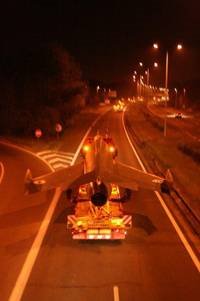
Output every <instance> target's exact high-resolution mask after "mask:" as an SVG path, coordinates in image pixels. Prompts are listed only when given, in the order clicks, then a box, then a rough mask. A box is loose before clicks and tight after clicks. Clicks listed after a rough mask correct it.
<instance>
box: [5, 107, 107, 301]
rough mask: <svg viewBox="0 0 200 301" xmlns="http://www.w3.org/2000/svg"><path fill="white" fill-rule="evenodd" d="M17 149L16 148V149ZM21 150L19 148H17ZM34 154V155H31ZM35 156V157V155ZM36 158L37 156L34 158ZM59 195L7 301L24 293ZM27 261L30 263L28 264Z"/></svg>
mask: <svg viewBox="0 0 200 301" xmlns="http://www.w3.org/2000/svg"><path fill="white" fill-rule="evenodd" d="M105 113H106V112H104V113H103V114H101V115H100V116H98V117H97V118H96V119H95V120H94V121H93V123H92V124H91V126H90V127H89V128H88V130H87V132H86V133H85V135H84V137H83V139H82V140H81V142H80V144H79V146H78V148H77V151H76V153H75V155H74V158H73V160H72V162H71V164H70V165H73V164H74V163H75V161H76V159H77V157H78V155H79V152H80V149H81V147H82V145H83V143H84V141H85V139H86V137H87V136H88V134H89V133H90V131H91V130H92V128H93V126H94V125H95V124H96V123H97V122H98V121H99V119H100V118H101V117H102V116H103V115H104V114H105ZM16 148H18V146H17V147H16ZM19 148H21V147H19ZM22 149H23V148H22ZM28 152H29V153H31V152H30V151H28ZM33 154H34V153H33ZM34 155H35V154H34ZM35 156H36V155H35ZM36 157H37V156H36ZM60 195H61V189H60V188H57V189H56V191H55V194H54V196H53V200H52V201H51V203H50V206H49V208H48V210H47V212H46V214H45V217H44V219H43V221H42V223H41V225H40V228H39V230H38V232H37V234H36V237H35V239H34V241H33V243H32V246H31V248H30V250H29V252H28V255H27V256H26V259H25V261H24V263H23V266H22V269H21V271H20V273H19V275H18V277H17V280H16V282H15V285H14V287H13V289H12V291H11V294H10V296H9V298H8V301H20V300H21V298H22V296H23V293H24V290H25V288H26V285H27V282H28V280H29V277H30V274H31V272H32V269H33V267H34V264H35V261H36V259H37V256H38V254H39V251H40V248H41V245H42V242H43V240H44V237H45V235H46V232H47V230H48V227H49V224H50V221H51V219H52V216H53V213H54V211H55V208H56V206H57V204H58V200H59V198H60ZM29 261H31V263H29Z"/></svg>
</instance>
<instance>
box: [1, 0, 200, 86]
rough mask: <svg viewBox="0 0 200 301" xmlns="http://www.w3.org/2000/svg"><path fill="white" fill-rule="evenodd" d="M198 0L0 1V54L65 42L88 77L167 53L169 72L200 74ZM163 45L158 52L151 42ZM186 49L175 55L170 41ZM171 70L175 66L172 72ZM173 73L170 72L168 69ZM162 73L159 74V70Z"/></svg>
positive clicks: (115, 75)
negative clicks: (176, 57) (4, 2)
mask: <svg viewBox="0 0 200 301" xmlns="http://www.w3.org/2000/svg"><path fill="white" fill-rule="evenodd" d="M199 3H200V2H199V1H198V0H196V1H188V0H172V1H171V0H168V1H161V0H159V1H156V0H154V1H151V0H149V1H134V0H132V1H125V0H124V1H119V0H115V1H109V0H107V1H103V0H101V1H95V0H94V1H87V0H85V1H83V0H79V1H78V0H74V1H68V0H65V1H59V0H57V1H50V0H47V1H37V0H34V1H28V0H27V1H20V0H18V1H14V0H13V1H7V4H4V5H3V4H1V15H0V33H1V49H0V52H1V59H3V58H4V57H5V56H7V58H8V57H9V56H12V57H13V56H15V55H16V53H19V52H22V53H23V52H24V51H27V50H28V49H33V48H37V47H39V45H40V44H41V43H48V42H58V43H60V44H62V45H64V46H65V47H66V48H67V49H68V50H69V52H70V53H71V54H72V55H73V56H74V57H75V58H76V60H77V61H78V62H79V63H80V65H81V68H82V70H83V74H84V76H85V78H87V79H101V80H105V81H106V80H107V81H114V80H125V79H126V78H128V77H130V76H131V74H132V72H133V70H134V69H135V68H136V65H137V62H138V60H144V61H145V63H146V64H147V65H149V66H150V65H151V64H152V62H153V60H155V59H156V60H160V62H161V67H160V69H161V70H160V71H158V72H160V74H163V73H162V70H163V66H162V62H164V53H165V50H166V49H168V50H169V51H170V55H171V61H170V63H171V66H172V64H173V70H172V67H171V75H170V76H171V78H172V79H174V80H177V78H179V77H180V76H181V77H182V80H187V79H194V78H199V77H200V75H199V70H198V68H199V62H200V58H199V53H200V4H199ZM154 41H158V42H159V43H160V44H161V45H162V51H160V54H159V55H158V54H157V55H156V54H155V53H152V50H151V49H150V46H151V45H152V43H153V42H154ZM176 42H182V43H183V44H184V45H185V47H184V53H183V54H182V55H181V58H180V57H179V58H178V59H175V57H174V56H175V54H174V51H173V46H174V45H175V43H176ZM172 71H173V72H172ZM172 73H173V74H172ZM160 77H161V75H160Z"/></svg>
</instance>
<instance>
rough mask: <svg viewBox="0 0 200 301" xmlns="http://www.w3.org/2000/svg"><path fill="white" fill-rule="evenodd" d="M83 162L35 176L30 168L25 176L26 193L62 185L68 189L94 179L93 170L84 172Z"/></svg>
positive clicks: (63, 188) (62, 187)
mask: <svg viewBox="0 0 200 301" xmlns="http://www.w3.org/2000/svg"><path fill="white" fill-rule="evenodd" d="M83 166H84V165H83V162H82V163H79V164H77V165H74V166H69V167H66V168H63V169H60V170H58V171H55V172H51V173H48V174H46V175H42V176H39V177H35V178H33V177H32V175H31V171H30V170H29V169H28V170H27V172H26V176H25V194H28V193H34V192H39V191H46V190H50V189H52V188H57V187H60V188H61V189H62V190H66V189H67V188H68V187H70V186H72V187H73V186H76V185H81V184H83V183H86V182H90V181H91V179H93V177H94V175H93V172H90V173H87V174H84V167H83Z"/></svg>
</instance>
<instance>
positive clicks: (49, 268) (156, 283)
mask: <svg viewBox="0 0 200 301" xmlns="http://www.w3.org/2000/svg"><path fill="white" fill-rule="evenodd" d="M121 115H122V113H114V112H110V114H107V115H106V116H105V117H104V118H103V119H102V120H101V121H100V122H99V123H98V124H97V125H96V127H95V128H94V129H93V133H95V132H96V130H97V129H100V130H105V129H106V128H109V130H110V132H111V135H112V136H113V138H114V141H115V142H116V145H117V147H118V149H119V160H121V161H122V162H124V163H126V164H129V165H131V166H134V167H138V168H139V164H138V162H137V159H136V157H135V155H134V153H133V151H132V149H131V148H130V145H129V142H128V141H127V138H126V136H125V133H124V129H123V126H122V122H121ZM68 151H70V150H68ZM125 209H126V211H127V212H129V213H131V214H132V215H133V224H134V225H133V228H132V229H131V230H130V231H129V233H128V236H127V239H126V240H125V241H122V242H110V241H107V242H103V241H90V242H86V241H85V242H78V241H73V240H72V239H71V235H70V232H68V231H67V230H66V219H67V215H68V214H70V213H72V212H73V208H72V207H71V205H70V204H69V203H68V202H67V201H66V199H65V198H64V196H63V197H62V198H61V200H60V202H59V204H58V206H57V208H56V211H55V214H54V216H53V219H52V223H51V225H50V227H49V229H48V232H47V235H46V236H45V239H44V243H43V245H42V248H41V250H40V252H39V256H38V257H37V260H36V263H35V265H34V267H33V270H32V273H31V276H30V278H29V281H28V283H27V285H26V288H25V291H24V293H23V296H22V300H23V301H35V300H43V301H46V300H48V301H55V300H59V301H62V300H63V301H64V300H65V301H66V300H70V301H86V300H87V301H90V300H91V301H93V300H95V301H100V300H101V301H102V300H104V301H110V300H115V301H116V300H122V301H130V300H148V301H151V300H152V301H163V300H170V301H173V300H181V301H186V300H187V301H188V300H190V301H196V300H199V295H200V277H199V273H198V271H197V269H196V267H195V265H194V264H193V262H192V260H191V258H190V256H189V255H188V253H187V251H186V249H185V247H184V246H183V244H182V242H181V241H180V239H179V237H178V236H177V233H176V232H175V230H174V228H173V226H172V224H171V222H170V221H169V219H168V217H167V215H166V214H165V212H164V210H163V208H162V207H161V205H160V203H159V201H158V199H157V197H156V196H155V194H154V193H153V192H152V193H149V192H145V191H140V192H135V193H133V196H132V199H131V201H130V202H129V203H127V204H126V206H125ZM114 287H115V288H114ZM118 294H119V296H118ZM118 297H119V298H118Z"/></svg>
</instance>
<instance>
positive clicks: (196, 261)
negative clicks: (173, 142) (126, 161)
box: [122, 112, 200, 273]
mask: <svg viewBox="0 0 200 301" xmlns="http://www.w3.org/2000/svg"><path fill="white" fill-rule="evenodd" d="M124 113H125V112H123V115H122V124H123V128H124V131H125V134H126V137H127V139H128V141H129V143H130V146H131V148H132V150H133V152H134V153H135V155H136V157H137V159H138V162H139V164H140V165H141V167H142V169H143V171H145V172H147V170H146V168H145V167H144V164H143V163H142V161H141V159H140V158H139V155H138V154H137V151H136V149H135V147H134V146H133V144H132V142H131V140H130V138H129V135H128V132H127V130H126V127H125V123H124ZM155 194H156V196H157V198H158V200H159V201H160V204H161V206H162V208H163V209H164V211H165V213H166V215H167V216H168V218H169V220H170V222H171V223H172V225H173V227H174V229H175V230H176V233H177V234H178V236H179V238H180V240H181V241H182V243H183V245H184V247H185V249H186V250H187V252H188V254H189V255H190V258H191V259H192V261H193V263H194V265H195V266H196V268H197V270H198V272H199V273H200V261H199V259H198V257H197V256H196V254H195V253H194V251H193V250H192V247H191V246H190V244H189V242H188V241H187V239H186V237H185V236H184V234H183V232H182V231H181V229H180V227H179V226H178V224H177V222H176V221H175V218H174V217H173V215H172V214H171V212H170V211H169V209H168V207H167V206H166V204H165V201H164V200H163V198H162V196H161V195H160V194H159V192H158V191H155Z"/></svg>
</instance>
